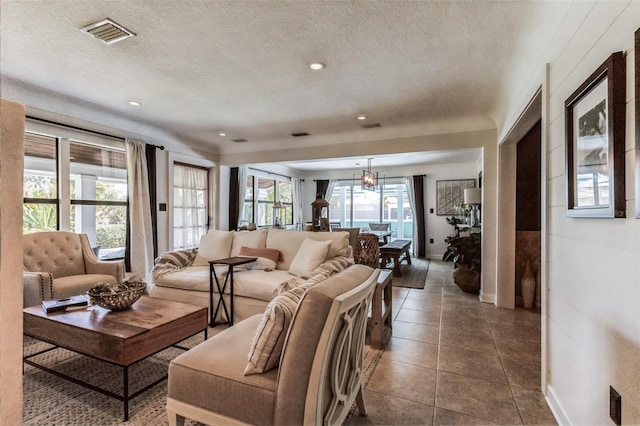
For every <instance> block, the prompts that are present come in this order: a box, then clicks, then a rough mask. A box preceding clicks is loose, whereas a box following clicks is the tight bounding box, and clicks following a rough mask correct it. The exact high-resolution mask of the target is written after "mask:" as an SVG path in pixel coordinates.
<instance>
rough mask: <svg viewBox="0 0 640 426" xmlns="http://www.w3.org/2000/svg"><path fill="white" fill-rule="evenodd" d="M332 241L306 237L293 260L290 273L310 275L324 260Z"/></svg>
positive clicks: (301, 275) (302, 275)
mask: <svg viewBox="0 0 640 426" xmlns="http://www.w3.org/2000/svg"><path fill="white" fill-rule="evenodd" d="M330 246H331V241H328V240H327V241H316V240H312V239H311V238H305V239H304V241H303V242H302V244H301V245H300V248H299V249H298V253H296V256H295V257H294V258H293V260H292V261H291V265H290V266H289V273H290V274H293V275H295V276H298V277H307V276H309V275H310V274H311V273H312V272H313V270H314V269H316V268H317V267H318V266H320V264H321V263H322V262H324V259H325V257H326V256H327V253H328V252H329V247H330Z"/></svg>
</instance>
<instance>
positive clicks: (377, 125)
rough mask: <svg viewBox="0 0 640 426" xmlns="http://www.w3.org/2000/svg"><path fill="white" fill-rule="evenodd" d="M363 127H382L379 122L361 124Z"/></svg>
mask: <svg viewBox="0 0 640 426" xmlns="http://www.w3.org/2000/svg"><path fill="white" fill-rule="evenodd" d="M362 127H363V128H364V129H373V128H374V127H382V126H381V125H380V123H371V124H363V125H362Z"/></svg>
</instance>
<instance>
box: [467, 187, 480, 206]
mask: <svg viewBox="0 0 640 426" xmlns="http://www.w3.org/2000/svg"><path fill="white" fill-rule="evenodd" d="M464 203H465V204H481V203H482V189H481V188H467V189H465V190H464Z"/></svg>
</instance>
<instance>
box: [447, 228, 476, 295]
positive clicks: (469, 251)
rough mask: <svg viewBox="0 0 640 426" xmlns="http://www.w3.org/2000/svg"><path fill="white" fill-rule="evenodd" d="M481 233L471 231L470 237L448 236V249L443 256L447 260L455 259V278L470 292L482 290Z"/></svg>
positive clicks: (459, 284)
mask: <svg viewBox="0 0 640 426" xmlns="http://www.w3.org/2000/svg"><path fill="white" fill-rule="evenodd" d="M480 235H481V234H480V233H471V234H470V235H469V236H468V237H450V238H447V243H448V246H447V251H446V252H445V253H444V255H443V256H442V260H443V261H445V262H448V261H453V263H454V266H455V269H454V271H453V279H454V281H455V282H456V284H458V286H459V287H460V288H461V289H462V290H463V291H465V292H468V293H479V292H480V271H481V268H482V257H481V255H480V254H481V253H480Z"/></svg>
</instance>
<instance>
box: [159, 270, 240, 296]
mask: <svg viewBox="0 0 640 426" xmlns="http://www.w3.org/2000/svg"><path fill="white" fill-rule="evenodd" d="M215 269H216V274H217V275H218V279H220V277H223V276H224V274H226V273H227V266H226V265H216V266H215ZM234 278H235V277H234ZM153 283H154V284H155V285H158V286H160V287H172V288H181V289H184V290H194V291H206V292H208V291H209V265H208V264H207V266H190V267H188V268H184V269H181V270H178V271H176V272H172V273H170V274H162V275H160V276H158V277H157V278H155V279H154V280H153Z"/></svg>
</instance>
